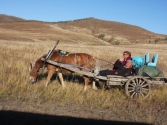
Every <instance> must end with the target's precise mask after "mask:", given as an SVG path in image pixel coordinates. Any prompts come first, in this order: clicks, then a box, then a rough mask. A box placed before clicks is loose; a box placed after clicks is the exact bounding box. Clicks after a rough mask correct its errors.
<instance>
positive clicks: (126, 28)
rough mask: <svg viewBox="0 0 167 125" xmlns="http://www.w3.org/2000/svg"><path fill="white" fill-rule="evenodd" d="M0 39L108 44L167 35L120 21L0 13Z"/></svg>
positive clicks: (162, 40)
mask: <svg viewBox="0 0 167 125" xmlns="http://www.w3.org/2000/svg"><path fill="white" fill-rule="evenodd" d="M0 40H10V41H29V42H35V41H46V42H48V41H57V40H60V41H62V42H64V43H69V44H87V45H108V44H130V43H135V44H136V43H157V42H158V43H166V42H167V35H163V34H157V33H153V32H151V31H148V30H146V29H143V28H141V27H138V26H134V25H129V24H125V23H120V22H113V21H106V20H100V19H96V18H85V19H79V20H74V21H64V22H42V21H32V20H25V19H22V18H18V17H14V16H8V15H3V14H0Z"/></svg>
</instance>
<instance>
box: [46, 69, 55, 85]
mask: <svg viewBox="0 0 167 125" xmlns="http://www.w3.org/2000/svg"><path fill="white" fill-rule="evenodd" d="M53 73H54V71H53V70H48V76H47V78H46V84H45V86H48V84H49V82H50V79H51V77H52V76H53Z"/></svg>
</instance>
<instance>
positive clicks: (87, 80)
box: [84, 77, 89, 91]
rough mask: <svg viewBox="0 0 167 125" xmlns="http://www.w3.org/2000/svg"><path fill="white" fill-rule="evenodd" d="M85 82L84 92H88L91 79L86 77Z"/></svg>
mask: <svg viewBox="0 0 167 125" xmlns="http://www.w3.org/2000/svg"><path fill="white" fill-rule="evenodd" d="M84 82H85V86H84V91H86V90H87V88H88V85H89V78H88V77H84Z"/></svg>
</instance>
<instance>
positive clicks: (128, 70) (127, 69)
mask: <svg viewBox="0 0 167 125" xmlns="http://www.w3.org/2000/svg"><path fill="white" fill-rule="evenodd" d="M131 74H132V60H127V62H126V64H125V66H122V67H121V68H120V69H116V70H102V71H100V72H99V75H100V76H107V75H118V76H130V75H131Z"/></svg>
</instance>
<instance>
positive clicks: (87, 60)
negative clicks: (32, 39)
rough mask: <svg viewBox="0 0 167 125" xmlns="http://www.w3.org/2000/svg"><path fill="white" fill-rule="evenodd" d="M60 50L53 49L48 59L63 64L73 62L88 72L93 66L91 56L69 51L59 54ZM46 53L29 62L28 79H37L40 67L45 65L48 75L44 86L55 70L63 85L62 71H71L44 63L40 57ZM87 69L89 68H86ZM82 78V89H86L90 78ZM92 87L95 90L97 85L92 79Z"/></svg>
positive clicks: (32, 80)
mask: <svg viewBox="0 0 167 125" xmlns="http://www.w3.org/2000/svg"><path fill="white" fill-rule="evenodd" d="M59 52H60V50H54V52H53V54H52V56H51V57H50V60H52V61H55V62H59V63H64V64H73V65H77V66H78V69H79V70H81V71H85V72H90V70H91V69H92V68H94V58H93V56H91V55H89V54H86V53H69V54H68V55H60V54H59ZM46 57H47V54H44V55H43V56H41V57H40V58H38V59H36V60H35V61H34V62H32V63H30V67H29V74H30V81H31V82H32V83H33V82H36V81H37V76H38V75H39V71H40V69H41V68H42V67H47V70H48V75H47V78H46V84H45V86H48V84H49V82H50V79H51V77H52V76H53V74H54V73H55V72H56V73H57V75H58V78H59V80H60V83H61V85H62V86H63V87H65V84H64V80H63V75H62V73H72V71H70V70H67V69H65V68H61V67H58V66H55V65H52V64H49V63H47V62H46V63H44V61H42V60H41V58H46ZM87 69H89V70H87ZM83 78H84V83H85V86H84V91H86V89H87V87H88V85H89V82H90V78H89V77H87V76H83ZM92 88H93V89H95V90H97V87H96V86H95V82H94V81H93V86H92Z"/></svg>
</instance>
